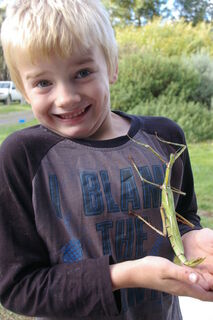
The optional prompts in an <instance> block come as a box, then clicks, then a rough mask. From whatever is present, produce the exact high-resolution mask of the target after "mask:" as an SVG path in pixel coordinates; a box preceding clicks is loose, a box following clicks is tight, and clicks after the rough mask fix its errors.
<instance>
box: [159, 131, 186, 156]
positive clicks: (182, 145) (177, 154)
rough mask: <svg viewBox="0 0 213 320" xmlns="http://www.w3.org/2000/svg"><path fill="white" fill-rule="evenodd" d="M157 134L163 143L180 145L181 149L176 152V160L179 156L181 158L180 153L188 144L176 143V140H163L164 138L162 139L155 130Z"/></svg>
mask: <svg viewBox="0 0 213 320" xmlns="http://www.w3.org/2000/svg"><path fill="white" fill-rule="evenodd" d="M155 135H156V138H157V139H158V140H159V141H161V142H163V143H167V144H171V145H173V146H177V147H180V150H179V151H177V152H176V153H175V160H177V158H179V157H180V155H181V154H182V153H183V152H184V150H185V149H186V145H185V144H182V143H175V142H170V141H166V140H163V139H161V138H160V137H159V136H158V135H157V132H155Z"/></svg>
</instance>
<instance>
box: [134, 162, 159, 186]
mask: <svg viewBox="0 0 213 320" xmlns="http://www.w3.org/2000/svg"><path fill="white" fill-rule="evenodd" d="M129 159H130V160H131V162H132V165H133V167H134V169H135V171H136V172H137V174H138V175H139V177H140V179H141V181H144V182H146V183H149V184H151V185H153V186H155V187H158V188H160V189H162V187H161V185H159V184H157V183H154V182H152V181H149V180H147V179H145V178H144V177H142V175H141V173H140V171H139V170H138V167H137V166H136V163H135V162H134V160H133V158H132V157H131V156H129Z"/></svg>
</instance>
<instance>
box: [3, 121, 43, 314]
mask: <svg viewBox="0 0 213 320" xmlns="http://www.w3.org/2000/svg"><path fill="white" fill-rule="evenodd" d="M37 123H38V122H37V121H36V120H32V121H28V122H25V123H18V124H15V125H2V126H0V144H1V143H2V141H3V140H4V139H5V138H6V137H7V136H8V135H9V134H10V133H12V132H14V131H17V130H20V129H23V128H26V127H29V126H33V125H35V124H37ZM0 320H1V318H0Z"/></svg>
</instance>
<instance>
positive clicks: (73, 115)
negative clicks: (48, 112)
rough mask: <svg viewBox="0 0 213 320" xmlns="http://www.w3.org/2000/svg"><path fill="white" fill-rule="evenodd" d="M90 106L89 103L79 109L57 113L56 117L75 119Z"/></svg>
mask: <svg viewBox="0 0 213 320" xmlns="http://www.w3.org/2000/svg"><path fill="white" fill-rule="evenodd" d="M90 107H91V105H89V106H87V107H85V108H84V109H81V110H79V111H77V110H76V112H67V113H64V114H58V115H57V117H59V118H60V119H64V120H66V119H68V120H69V119H75V118H78V117H80V116H82V115H84V114H85V113H86V112H87V111H88V110H89V108H90Z"/></svg>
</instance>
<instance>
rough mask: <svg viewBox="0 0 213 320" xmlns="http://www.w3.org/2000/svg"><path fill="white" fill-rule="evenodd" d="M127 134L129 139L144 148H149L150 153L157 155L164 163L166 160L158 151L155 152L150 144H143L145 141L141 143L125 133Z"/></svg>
mask: <svg viewBox="0 0 213 320" xmlns="http://www.w3.org/2000/svg"><path fill="white" fill-rule="evenodd" d="M127 136H128V138H129V139H130V140H131V141H133V142H135V143H137V144H139V145H141V146H142V147H144V148H146V149H149V150H150V151H151V152H152V153H154V155H156V157H158V158H159V159H160V160H161V161H162V162H163V163H166V161H165V160H164V159H163V158H162V157H161V155H160V154H159V153H157V152H156V151H155V150H154V149H153V148H152V147H151V146H150V145H148V144H145V143H142V142H140V141H137V140H135V139H133V138H131V137H130V136H129V135H128V134H127Z"/></svg>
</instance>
